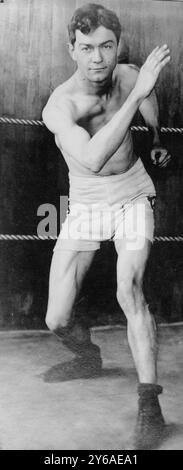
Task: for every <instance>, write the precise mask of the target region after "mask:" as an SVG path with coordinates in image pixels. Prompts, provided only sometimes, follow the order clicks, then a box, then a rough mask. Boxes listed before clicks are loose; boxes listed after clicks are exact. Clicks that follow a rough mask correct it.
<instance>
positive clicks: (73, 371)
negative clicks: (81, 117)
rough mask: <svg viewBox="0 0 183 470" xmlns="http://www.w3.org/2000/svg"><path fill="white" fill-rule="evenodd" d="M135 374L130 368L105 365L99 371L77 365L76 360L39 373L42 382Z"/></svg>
mask: <svg viewBox="0 0 183 470" xmlns="http://www.w3.org/2000/svg"><path fill="white" fill-rule="evenodd" d="M132 375H135V371H133V370H132V369H122V368H121V367H106V368H102V369H101V370H100V371H95V370H92V371H91V370H90V369H88V368H87V366H86V365H85V368H84V369H83V368H81V367H77V360H75V359H73V360H71V361H67V362H64V363H63V362H62V363H59V364H56V365H55V366H52V367H50V369H48V370H47V371H46V372H44V373H43V374H40V376H41V377H42V378H43V381H44V382H49V383H53V382H66V381H69V380H78V379H92V378H95V379H96V378H100V379H101V378H105V377H108V378H118V377H129V376H132Z"/></svg>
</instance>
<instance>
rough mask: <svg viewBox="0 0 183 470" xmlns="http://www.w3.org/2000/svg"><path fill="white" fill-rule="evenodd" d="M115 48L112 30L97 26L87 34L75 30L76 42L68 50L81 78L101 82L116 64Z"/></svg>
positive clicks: (115, 43)
mask: <svg viewBox="0 0 183 470" xmlns="http://www.w3.org/2000/svg"><path fill="white" fill-rule="evenodd" d="M117 48H118V47H117V40H116V37H115V34H114V33H113V31H111V30H110V29H107V28H105V27H104V26H99V27H98V28H97V29H96V30H95V31H92V32H90V33H89V34H83V33H81V31H80V30H76V42H75V44H74V46H73V47H72V46H71V49H70V51H71V55H72V58H73V59H74V60H75V61H76V62H77V65H78V69H79V71H80V72H81V74H82V76H83V78H86V79H88V80H89V81H92V82H103V81H105V80H106V79H107V78H108V77H109V76H110V75H111V74H112V72H113V70H114V68H115V66H116V64H117Z"/></svg>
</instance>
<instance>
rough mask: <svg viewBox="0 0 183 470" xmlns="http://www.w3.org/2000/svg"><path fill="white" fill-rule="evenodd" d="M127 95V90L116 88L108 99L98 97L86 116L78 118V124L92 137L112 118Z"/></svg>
mask: <svg viewBox="0 0 183 470" xmlns="http://www.w3.org/2000/svg"><path fill="white" fill-rule="evenodd" d="M127 96H128V93H127V92H123V93H122V92H121V90H118V91H117V92H116V93H115V94H114V95H113V96H112V97H110V98H109V99H102V98H101V99H99V101H98V103H97V105H96V106H94V107H92V108H91V110H90V111H89V113H88V114H87V115H86V116H84V117H82V118H81V119H79V122H78V124H79V125H80V126H81V127H83V128H84V129H85V130H87V132H88V133H89V134H90V136H91V137H92V136H93V135H94V134H95V133H96V132H98V131H99V130H100V129H101V128H102V127H103V126H105V125H106V124H107V123H108V122H109V121H110V120H111V119H112V117H113V116H114V115H115V114H116V112H117V111H118V110H119V109H120V108H121V106H122V105H123V103H124V102H125V100H126V98H127Z"/></svg>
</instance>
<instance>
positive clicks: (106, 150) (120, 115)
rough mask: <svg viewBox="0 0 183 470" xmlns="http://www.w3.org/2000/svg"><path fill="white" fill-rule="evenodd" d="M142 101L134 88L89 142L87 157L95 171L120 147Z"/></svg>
mask: <svg viewBox="0 0 183 470" xmlns="http://www.w3.org/2000/svg"><path fill="white" fill-rule="evenodd" d="M141 102H142V99H141V98H139V97H138V95H137V94H136V91H135V89H134V90H132V92H131V93H130V95H129V96H128V98H127V100H126V101H125V103H124V104H123V106H122V107H121V108H120V110H119V111H117V112H116V114H115V115H114V116H113V117H112V119H111V120H110V121H109V122H108V123H107V124H106V125H105V126H104V127H102V129H100V130H99V131H98V132H97V133H96V134H95V135H94V136H93V137H92V138H91V139H90V141H89V142H88V143H87V145H86V147H85V150H84V152H85V159H87V160H88V161H89V162H90V166H91V169H92V170H93V171H94V172H98V171H100V169H101V168H102V167H103V166H104V165H105V163H106V162H107V161H108V160H109V159H110V158H111V157H112V155H113V154H114V153H115V152H116V151H117V149H118V148H119V147H120V145H121V144H122V142H123V140H124V138H125V135H126V133H127V131H128V129H129V126H130V124H131V121H132V119H133V117H134V114H135V113H136V111H137V109H138V107H139V106H140V104H141Z"/></svg>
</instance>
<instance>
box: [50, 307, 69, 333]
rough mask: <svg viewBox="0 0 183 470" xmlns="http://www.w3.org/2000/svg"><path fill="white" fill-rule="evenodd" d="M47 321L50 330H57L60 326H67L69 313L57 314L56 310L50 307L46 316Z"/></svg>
mask: <svg viewBox="0 0 183 470" xmlns="http://www.w3.org/2000/svg"><path fill="white" fill-rule="evenodd" d="M45 323H46V325H47V327H48V328H49V330H51V331H52V332H55V331H56V330H58V329H59V328H66V327H67V326H68V323H69V315H67V316H66V315H62V314H60V315H57V314H56V313H55V311H53V310H52V309H51V308H48V310H47V313H46V318H45Z"/></svg>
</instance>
